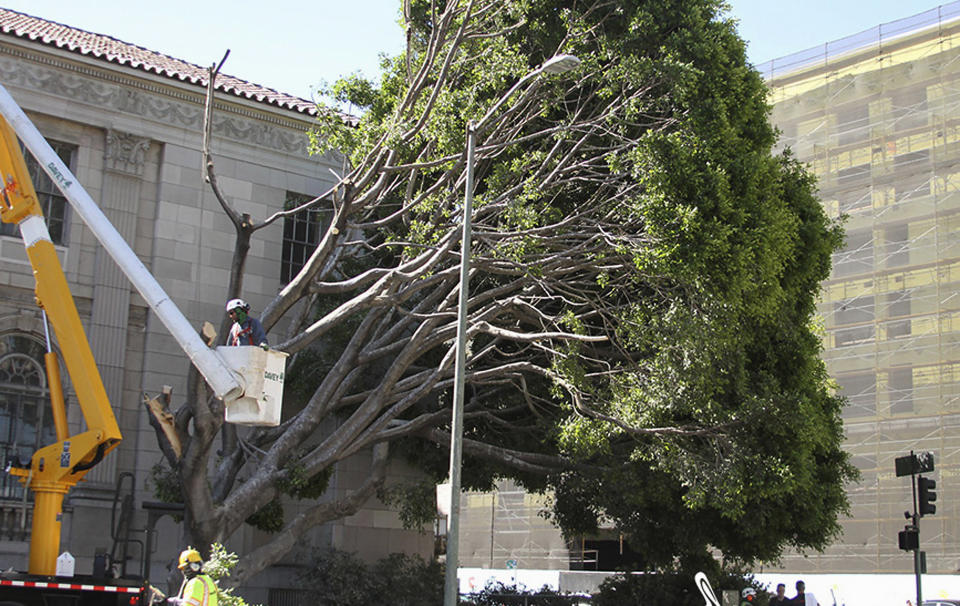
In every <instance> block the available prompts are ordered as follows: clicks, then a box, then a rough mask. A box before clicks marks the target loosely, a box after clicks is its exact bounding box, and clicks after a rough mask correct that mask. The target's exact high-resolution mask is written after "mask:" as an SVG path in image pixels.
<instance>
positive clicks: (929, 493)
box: [917, 476, 937, 515]
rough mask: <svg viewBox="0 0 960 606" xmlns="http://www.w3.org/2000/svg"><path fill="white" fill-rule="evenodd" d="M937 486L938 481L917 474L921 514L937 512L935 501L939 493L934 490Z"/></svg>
mask: <svg viewBox="0 0 960 606" xmlns="http://www.w3.org/2000/svg"><path fill="white" fill-rule="evenodd" d="M936 487H937V482H936V481H935V480H931V479H930V478H925V477H923V476H917V492H918V493H919V496H920V515H926V514H928V513H929V514H931V515H932V514H935V513H937V506H936V505H934V504H933V503H934V501H936V500H937V493H935V492H934V491H933V489H934V488H936Z"/></svg>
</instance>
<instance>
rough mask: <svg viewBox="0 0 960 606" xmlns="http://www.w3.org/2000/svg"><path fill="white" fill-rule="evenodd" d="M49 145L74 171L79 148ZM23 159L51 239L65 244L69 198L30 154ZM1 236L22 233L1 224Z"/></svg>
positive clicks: (12, 226) (68, 145)
mask: <svg viewBox="0 0 960 606" xmlns="http://www.w3.org/2000/svg"><path fill="white" fill-rule="evenodd" d="M49 143H50V147H52V148H53V151H54V152H56V154H57V155H58V156H59V157H60V159H61V160H63V163H64V164H66V165H67V166H68V167H70V169H71V170H73V158H74V155H75V154H76V150H77V146H75V145H70V144H68V143H62V142H59V141H50V142H49ZM23 157H24V159H25V160H26V162H27V171H28V172H29V173H30V178H31V180H32V181H33V187H34V189H36V191H37V201H38V202H39V204H40V208H41V210H43V216H44V218H45V219H46V221H47V230H48V231H49V232H50V239H51V240H53V243H54V244H63V243H64V241H65V238H66V233H65V232H66V223H67V198H66V197H65V196H64V195H63V193H62V192H61V191H60V190H59V189H57V187H56V186H55V185H54V184H53V181H51V180H50V177H48V176H47V173H46V172H44V171H43V169H41V168H40V165H39V164H38V163H37V161H36V159H35V158H34V157H33V155H32V154H31V153H30V152H27V151H24V152H23ZM0 235H5V236H19V235H20V233H19V230H18V229H17V226H16V225H11V224H9V223H3V224H0Z"/></svg>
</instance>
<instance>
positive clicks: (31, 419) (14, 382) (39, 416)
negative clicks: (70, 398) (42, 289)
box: [0, 333, 56, 499]
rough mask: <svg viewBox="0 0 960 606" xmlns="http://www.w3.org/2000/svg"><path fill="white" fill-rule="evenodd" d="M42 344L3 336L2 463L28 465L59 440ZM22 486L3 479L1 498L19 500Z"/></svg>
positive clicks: (18, 335) (0, 377)
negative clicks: (47, 446)
mask: <svg viewBox="0 0 960 606" xmlns="http://www.w3.org/2000/svg"><path fill="white" fill-rule="evenodd" d="M45 351H46V350H45V348H44V346H43V343H42V342H40V341H39V340H37V339H34V338H32V337H30V336H28V335H25V334H22V333H8V334H5V335H2V336H0V461H2V462H3V464H6V462H7V461H10V460H16V459H19V460H20V462H22V463H23V464H29V461H30V458H31V457H32V456H33V453H34V452H36V450H37V449H38V448H40V447H41V446H46V445H47V444H52V443H53V442H55V441H56V431H55V430H54V427H53V415H52V413H51V410H50V394H49V391H48V390H47V376H46V372H45V370H44V364H43V354H44V353H45ZM22 497H23V487H22V486H21V485H20V482H18V481H17V480H16V479H15V478H13V477H11V476H10V475H9V474H3V475H2V476H0V499H20V498H22Z"/></svg>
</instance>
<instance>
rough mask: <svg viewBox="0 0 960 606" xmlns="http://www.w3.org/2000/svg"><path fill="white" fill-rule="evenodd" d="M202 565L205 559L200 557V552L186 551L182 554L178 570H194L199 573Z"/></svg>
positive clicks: (194, 550)
mask: <svg viewBox="0 0 960 606" xmlns="http://www.w3.org/2000/svg"><path fill="white" fill-rule="evenodd" d="M202 565H203V558H201V557H200V552H199V551H197V550H196V549H184V550H183V551H182V552H180V563H179V564H177V568H179V569H180V570H186V569H187V568H192V569H193V570H194V571H197V570H200V567H201V566H202Z"/></svg>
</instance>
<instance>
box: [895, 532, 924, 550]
mask: <svg viewBox="0 0 960 606" xmlns="http://www.w3.org/2000/svg"><path fill="white" fill-rule="evenodd" d="M897 538H898V539H899V542H900V549H902V550H904V551H911V550H913V549H919V548H920V531H919V530H918V529H917V527H916V526H905V527H904V528H903V530H901V531H900V534H899V535H898V537H897Z"/></svg>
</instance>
